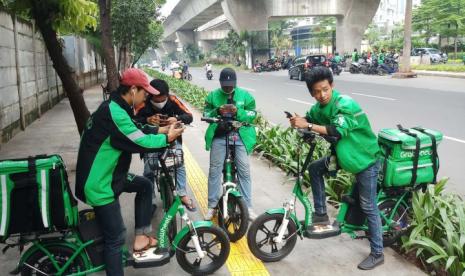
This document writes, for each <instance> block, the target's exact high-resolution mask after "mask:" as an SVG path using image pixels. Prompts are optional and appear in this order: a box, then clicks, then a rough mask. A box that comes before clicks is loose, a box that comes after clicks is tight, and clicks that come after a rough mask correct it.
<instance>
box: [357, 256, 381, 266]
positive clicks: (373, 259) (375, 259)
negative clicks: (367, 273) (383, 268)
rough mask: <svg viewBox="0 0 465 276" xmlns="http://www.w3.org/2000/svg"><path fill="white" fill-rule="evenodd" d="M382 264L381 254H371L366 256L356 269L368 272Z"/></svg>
mask: <svg viewBox="0 0 465 276" xmlns="http://www.w3.org/2000/svg"><path fill="white" fill-rule="evenodd" d="M383 263H384V255H383V254H380V255H375V254H373V253H371V254H370V255H368V257H366V259H365V260H363V261H362V262H361V263H360V264H359V265H358V269H361V270H370V269H373V268H375V267H377V266H378V265H381V264H383Z"/></svg>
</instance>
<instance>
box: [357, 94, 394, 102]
mask: <svg viewBox="0 0 465 276" xmlns="http://www.w3.org/2000/svg"><path fill="white" fill-rule="evenodd" d="M352 94H354V95H359V96H365V97H369V98H377V99H381V100H387V101H395V100H396V99H393V98H387V97H379V96H373V95H367V94H362V93H352Z"/></svg>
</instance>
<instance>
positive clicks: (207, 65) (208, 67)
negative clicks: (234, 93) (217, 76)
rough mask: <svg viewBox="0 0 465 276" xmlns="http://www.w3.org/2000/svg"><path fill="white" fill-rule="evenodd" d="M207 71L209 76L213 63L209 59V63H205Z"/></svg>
mask: <svg viewBox="0 0 465 276" xmlns="http://www.w3.org/2000/svg"><path fill="white" fill-rule="evenodd" d="M205 72H206V74H207V76H208V73H212V65H211V63H210V62H209V61H208V60H207V64H205Z"/></svg>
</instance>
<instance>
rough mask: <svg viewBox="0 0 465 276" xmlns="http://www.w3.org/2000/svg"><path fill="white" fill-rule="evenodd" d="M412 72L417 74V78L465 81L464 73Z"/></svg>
mask: <svg viewBox="0 0 465 276" xmlns="http://www.w3.org/2000/svg"><path fill="white" fill-rule="evenodd" d="M412 71H413V72H415V73H417V75H419V76H431V77H447V78H457V79H465V73H455V72H444V71H426V70H412Z"/></svg>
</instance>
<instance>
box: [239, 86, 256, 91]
mask: <svg viewBox="0 0 465 276" xmlns="http://www.w3.org/2000/svg"><path fill="white" fill-rule="evenodd" d="M241 88H244V89H245V90H249V91H252V92H255V91H257V90H255V89H253V88H248V87H244V86H241Z"/></svg>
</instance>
